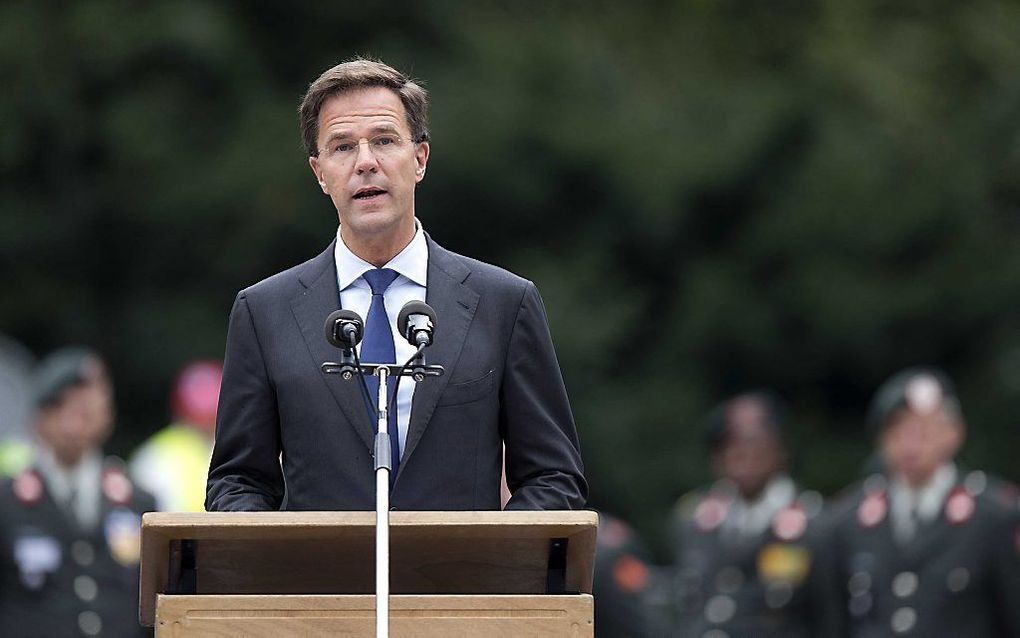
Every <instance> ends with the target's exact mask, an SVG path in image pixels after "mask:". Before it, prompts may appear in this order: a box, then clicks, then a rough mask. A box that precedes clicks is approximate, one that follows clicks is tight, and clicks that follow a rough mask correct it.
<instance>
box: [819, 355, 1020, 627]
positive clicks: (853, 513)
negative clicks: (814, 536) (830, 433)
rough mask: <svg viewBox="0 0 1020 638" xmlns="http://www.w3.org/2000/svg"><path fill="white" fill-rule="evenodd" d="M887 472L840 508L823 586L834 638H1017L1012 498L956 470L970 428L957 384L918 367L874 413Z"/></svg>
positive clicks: (1018, 544) (1018, 578)
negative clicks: (965, 637)
mask: <svg viewBox="0 0 1020 638" xmlns="http://www.w3.org/2000/svg"><path fill="white" fill-rule="evenodd" d="M869 424H870V425H871V427H872V429H873V430H874V431H875V432H876V433H877V437H878V447H879V450H880V451H881V460H882V464H883V466H884V470H885V471H884V473H883V474H875V475H873V476H871V477H869V478H868V479H866V480H865V481H863V482H862V483H861V484H860V485H858V486H854V487H852V488H851V489H850V490H849V491H848V494H847V495H846V496H845V497H844V498H842V499H841V500H840V502H839V503H838V504H837V505H836V506H835V507H834V509H833V512H832V514H831V529H830V532H829V535H828V538H827V542H826V543H825V547H826V558H827V560H825V561H824V562H825V565H826V572H827V574H826V576H827V578H826V581H827V583H826V587H827V591H828V595H829V596H830V597H831V599H832V604H830V605H827V608H828V609H829V610H830V611H831V612H832V613H833V614H834V615H835V621H836V622H835V625H836V626H837V627H838V630H837V631H834V632H833V635H834V636H860V637H863V636H869V637H870V636H924V637H928V636H933V637H941V636H947V637H948V636H968V637H973V638H993V637H996V638H998V637H1001V638H1006V637H1007V636H1008V637H1011V638H1012V637H1015V636H1020V605H1018V604H1017V601H1020V516H1018V513H1017V511H1016V507H1015V496H1014V492H1013V491H1012V490H1011V489H1009V487H1008V486H1007V485H1006V484H1004V483H1002V482H999V481H997V480H994V479H992V478H991V477H988V476H986V475H985V474H984V473H983V472H980V471H972V472H963V471H961V470H960V469H959V468H958V467H957V466H956V464H955V463H954V462H953V458H954V457H955V456H956V453H957V451H958V450H959V448H960V446H961V445H962V443H963V439H964V420H963V413H962V411H961V408H960V403H959V400H958V399H957V397H956V394H955V392H954V390H953V386H952V383H951V382H950V380H949V378H948V377H947V376H946V375H945V374H944V373H943V372H941V371H940V370H936V369H928V368H912V369H908V370H905V371H903V372H901V373H899V374H897V375H895V376H894V377H892V378H891V379H890V380H889V381H887V382H886V383H885V384H884V385H883V386H882V387H881V388H880V389H879V391H878V393H877V394H876V396H875V399H874V400H873V402H872V406H871V409H870V412H869Z"/></svg>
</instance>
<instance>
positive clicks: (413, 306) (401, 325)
mask: <svg viewBox="0 0 1020 638" xmlns="http://www.w3.org/2000/svg"><path fill="white" fill-rule="evenodd" d="M411 315H425V316H426V317H428V318H429V321H431V322H432V329H433V330H435V327H436V311H435V310H433V309H432V306H430V305H428V304H427V303H425V302H424V301H418V300H417V299H415V300H414V301H408V302H407V303H406V304H404V307H403V308H401V309H400V314H398V315H397V329H398V330H400V334H402V335H404V336H407V321H408V320H409V319H410V318H411Z"/></svg>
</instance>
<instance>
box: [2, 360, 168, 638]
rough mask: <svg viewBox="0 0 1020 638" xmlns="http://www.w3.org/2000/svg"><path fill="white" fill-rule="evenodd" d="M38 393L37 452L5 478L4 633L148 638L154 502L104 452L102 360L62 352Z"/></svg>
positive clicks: (106, 401) (47, 364) (38, 382)
mask: <svg viewBox="0 0 1020 638" xmlns="http://www.w3.org/2000/svg"><path fill="white" fill-rule="evenodd" d="M35 392H36V397H35V398H36V404H37V406H38V415H37V417H36V423H35V425H36V428H35V429H36V433H37V435H38V439H39V451H38V457H37V459H36V462H35V464H34V465H32V466H31V467H30V468H28V469H26V470H24V471H22V472H21V473H19V474H18V475H17V476H15V477H14V478H13V479H8V480H5V481H4V482H3V483H2V484H0V628H2V632H0V633H2V635H3V636H19V637H20V636H25V637H36V636H38V637H40V638H41V637H46V638H61V637H64V636H138V635H146V633H148V632H146V631H144V630H143V628H142V627H141V625H140V624H139V622H138V559H139V549H140V548H139V529H140V522H141V514H142V512H144V511H147V510H151V509H153V508H154V505H155V503H154V501H153V499H152V497H151V496H148V495H146V494H144V493H142V492H140V491H138V490H135V489H134V488H133V486H132V484H131V482H130V480H129V479H128V478H127V475H126V474H125V472H124V469H123V467H122V466H121V464H120V463H118V462H117V461H115V460H111V459H104V458H103V457H102V455H101V452H100V445H101V444H102V442H103V441H104V440H105V439H106V437H107V436H108V435H109V433H110V430H111V428H112V425H113V406H112V393H111V390H110V382H109V380H108V377H107V374H106V371H105V368H104V366H103V363H102V361H101V360H100V359H99V358H98V357H97V356H96V355H95V354H93V353H91V352H89V351H87V350H84V349H77V348H76V349H66V350H62V351H59V352H57V353H55V354H53V355H51V356H50V357H48V358H47V359H46V360H44V361H43V362H42V363H41V364H40V366H39V368H38V370H37V373H36V378H35Z"/></svg>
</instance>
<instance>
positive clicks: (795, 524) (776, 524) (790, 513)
mask: <svg viewBox="0 0 1020 638" xmlns="http://www.w3.org/2000/svg"><path fill="white" fill-rule="evenodd" d="M807 523H808V517H807V513H806V512H805V511H804V508H802V507H801V506H800V505H798V504H797V503H794V504H793V505H790V506H789V507H784V508H783V509H781V510H779V513H778V514H776V516H775V518H773V519H772V532H773V533H774V534H775V535H776V538H778V539H779V540H782V541H787V542H790V541H795V540H797V539H798V538H800V537H801V536H803V535H804V531H805V530H806V529H807Z"/></svg>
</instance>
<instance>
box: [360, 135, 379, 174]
mask: <svg viewBox="0 0 1020 638" xmlns="http://www.w3.org/2000/svg"><path fill="white" fill-rule="evenodd" d="M357 153H358V155H357V157H356V158H355V161H354V170H355V171H357V172H358V174H361V173H365V172H366V171H367V172H371V173H374V172H376V171H377V170H378V169H379V162H378V161H377V160H376V157H375V153H373V152H372V146H371V145H370V144H369V143H368V140H361V141H359V142H358V151H357Z"/></svg>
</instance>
